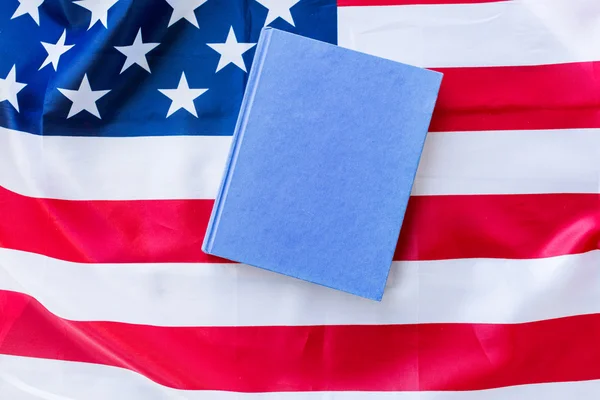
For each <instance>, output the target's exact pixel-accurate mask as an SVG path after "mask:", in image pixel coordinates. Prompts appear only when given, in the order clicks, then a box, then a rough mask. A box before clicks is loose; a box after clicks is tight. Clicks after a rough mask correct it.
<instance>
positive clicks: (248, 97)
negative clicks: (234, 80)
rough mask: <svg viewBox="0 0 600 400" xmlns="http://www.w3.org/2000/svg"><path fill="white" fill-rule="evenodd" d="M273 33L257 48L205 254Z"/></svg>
mask: <svg viewBox="0 0 600 400" xmlns="http://www.w3.org/2000/svg"><path fill="white" fill-rule="evenodd" d="M272 33H273V30H272V29H271V28H265V29H264V30H263V32H262V38H261V40H259V44H258V46H257V48H256V54H255V55H254V62H253V63H252V67H251V69H250V76H249V77H248V84H247V85H246V91H245V93H244V97H243V98H242V104H241V106H240V112H239V115H238V120H237V123H236V126H235V130H234V132H233V140H232V143H231V147H230V149H229V155H228V158H227V163H226V165H227V167H226V170H225V173H224V176H223V179H222V181H221V186H220V188H219V192H218V193H217V198H216V199H215V204H214V205H213V209H212V213H211V216H210V223H209V226H208V227H207V229H206V235H205V236H204V242H203V244H202V251H204V252H205V253H210V252H211V250H212V247H213V242H214V236H215V235H214V234H215V230H216V229H218V226H219V220H220V218H221V211H222V208H223V203H224V202H225V199H226V198H227V191H228V189H229V183H230V180H231V174H232V173H233V171H234V169H235V164H236V161H237V156H238V152H239V148H240V143H241V142H242V140H243V138H244V133H245V132H246V125H247V124H248V118H249V115H250V110H251V108H252V103H253V102H254V97H255V95H256V89H257V84H258V81H259V79H260V76H261V74H262V68H263V64H264V61H265V56H266V50H267V48H268V46H269V42H270V41H271V35H272Z"/></svg>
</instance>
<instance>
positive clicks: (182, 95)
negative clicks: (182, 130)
mask: <svg viewBox="0 0 600 400" xmlns="http://www.w3.org/2000/svg"><path fill="white" fill-rule="evenodd" d="M207 90H208V89H190V87H189V85H188V82H187V79H186V78H185V72H182V73H181V79H179V85H178V86H177V89H158V91H159V92H161V93H162V94H164V95H165V96H167V97H168V98H170V99H171V101H172V102H171V107H169V111H168V112H167V118H168V117H170V116H171V115H172V114H173V113H174V112H175V111H177V110H179V109H180V108H184V109H186V110H187V111H188V112H189V113H190V114H192V115H193V116H194V117H196V118H198V113H197V112H196V106H195V105H194V100H195V99H196V98H197V97H200V95H202V94H204V93H205V92H206V91H207Z"/></svg>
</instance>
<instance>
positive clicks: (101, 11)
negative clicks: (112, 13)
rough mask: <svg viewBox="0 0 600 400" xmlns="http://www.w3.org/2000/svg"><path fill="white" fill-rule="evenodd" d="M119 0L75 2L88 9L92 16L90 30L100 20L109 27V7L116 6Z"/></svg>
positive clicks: (78, 0) (81, 0)
mask: <svg viewBox="0 0 600 400" xmlns="http://www.w3.org/2000/svg"><path fill="white" fill-rule="evenodd" d="M117 1H119V0H77V1H74V2H73V3H75V4H77V5H78V6H80V7H83V8H86V9H88V10H89V11H90V12H91V13H92V16H91V17H90V26H89V27H88V30H90V29H91V28H92V26H94V25H95V24H96V22H98V21H100V22H101V23H102V25H104V27H105V28H107V29H108V22H107V21H108V9H109V8H111V7H112V6H114V5H115V4H116V3H117Z"/></svg>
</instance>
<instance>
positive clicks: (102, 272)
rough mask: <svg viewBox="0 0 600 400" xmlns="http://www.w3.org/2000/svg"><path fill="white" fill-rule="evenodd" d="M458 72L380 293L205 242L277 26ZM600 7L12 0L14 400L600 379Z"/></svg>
mask: <svg viewBox="0 0 600 400" xmlns="http://www.w3.org/2000/svg"><path fill="white" fill-rule="evenodd" d="M265 25H269V26H273V27H276V28H280V29H285V30H289V31H291V32H295V33H299V34H302V35H306V36H309V37H313V38H316V39H319V40H324V41H328V42H331V43H337V44H339V45H341V46H344V47H349V48H353V49H356V50H360V51H364V52H367V53H371V54H374V55H378V56H382V57H386V58H391V59H394V60H398V61H403V62H407V63H411V64H414V65H419V66H422V67H427V68H432V69H435V70H438V71H441V72H443V73H444V75H445V77H444V81H443V84H442V89H441V92H440V97H439V100H438V104H437V108H436V111H435V115H434V117H433V120H432V123H431V128H430V134H429V135H428V139H427V143H426V146H425V150H424V153H423V157H422V160H421V164H420V166H419V172H418V174H417V179H416V182H415V186H414V190H413V196H412V198H411V201H410V204H409V209H408V211H407V216H406V221H405V225H404V226H403V229H402V233H401V237H400V240H399V243H398V247H397V251H396V254H395V257H394V259H395V261H394V265H393V266H392V272H391V275H390V278H389V281H388V285H387V288H386V292H385V295H384V298H383V301H382V302H381V303H376V302H372V301H369V300H365V299H362V298H358V297H355V296H351V295H347V294H344V293H340V292H337V291H333V290H330V289H326V288H322V287H318V286H316V285H311V284H309V283H305V282H301V281H298V280H294V279H291V278H287V277H283V276H279V275H277V274H273V273H269V272H267V271H262V270H259V269H257V268H251V267H248V266H244V265H238V264H231V263H228V262H226V261H225V260H222V259H218V258H215V257H211V256H208V255H206V254H203V253H202V252H201V250H200V246H201V242H202V239H203V237H204V230H205V227H206V223H207V221H208V217H209V214H210V210H211V207H212V201H213V199H214V197H215V194H216V190H217V188H218V184H219V181H220V178H221V172H222V169H223V167H224V163H225V159H226V157H227V152H228V150H229V144H230V141H231V134H232V132H233V125H234V124H235V119H236V117H237V112H238V108H239V104H240V102H241V98H242V94H243V90H244V87H245V84H246V81H247V77H248V74H247V72H248V71H249V70H250V68H251V64H252V57H253V56H254V51H255V47H256V46H255V44H256V41H257V39H258V35H259V32H260V29H261V28H262V27H263V26H265ZM599 62H600V3H598V2H597V1H596V0H508V1H490V0H461V1H457V0H338V1H337V4H336V3H335V1H334V0H230V1H218V0H147V1H141V0H78V1H71V0H3V1H2V2H0V398H3V399H4V398H6V399H39V398H43V399H92V400H93V399H113V398H116V399H121V398H123V399H131V398H143V399H205V398H210V399H213V398H214V399H236V400H239V399H246V398H247V399H293V400H297V399H336V400H338V399H339V400H341V399H343V400H346V399H364V398H370V399H371V398H372V399H400V400H404V399H419V400H424V399H442V400H455V399H456V400H457V399H468V400H475V399H502V400H503V399H511V400H512V399H537V398H543V399H563V398H595V397H596V396H595V394H596V393H598V391H599V390H600V363H598V360H599V359H600V345H599V344H598V337H599V336H600V251H599V250H600V161H599V160H600V130H599V128H600V79H599V72H598V71H600V64H599Z"/></svg>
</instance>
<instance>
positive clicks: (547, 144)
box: [0, 128, 600, 200]
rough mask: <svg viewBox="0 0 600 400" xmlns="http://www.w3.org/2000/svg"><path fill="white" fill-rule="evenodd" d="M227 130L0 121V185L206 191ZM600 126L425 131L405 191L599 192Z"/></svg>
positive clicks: (136, 193)
mask: <svg viewBox="0 0 600 400" xmlns="http://www.w3.org/2000/svg"><path fill="white" fill-rule="evenodd" d="M229 145H230V138H229V137H211V136H185V137H183V136H182V137H142V138H101V137H100V138H89V137H59V136H51V137H42V136H36V135H31V134H28V133H22V132H17V131H9V130H7V129H2V128H0V186H2V187H5V188H7V189H9V190H12V191H13V192H17V193H20V194H23V195H26V196H31V197H48V198H60V199H71V200H79V199H84V200H85V199H92V200H130V199H192V198H214V196H215V195H216V192H217V190H218V186H219V184H220V180H221V174H222V170H223V168H224V166H225V162H226V158H227V155H228V152H229ZM599 160H600V129H576V130H542V131H498V132H446V133H431V134H429V135H428V137H427V141H426V144H425V148H424V151H423V156H422V159H421V163H420V165H419V171H418V173H417V178H416V180H415V185H414V190H413V194H419V195H435V194H505V193H513V194H517V193H553V192H555V193H598V192H600V161H599Z"/></svg>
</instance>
